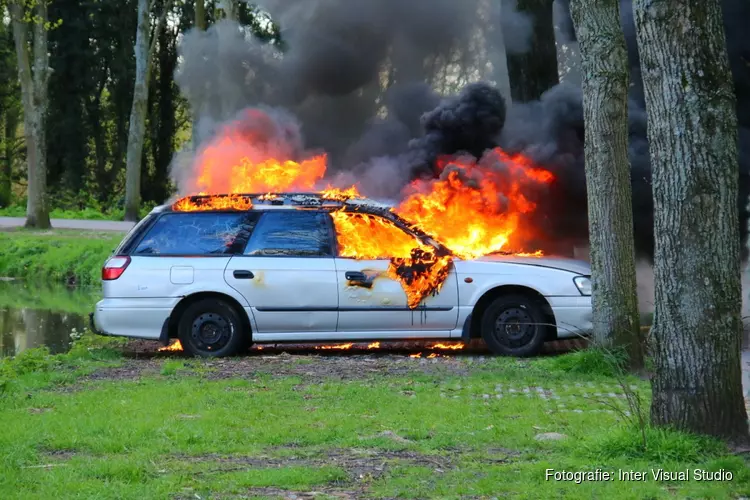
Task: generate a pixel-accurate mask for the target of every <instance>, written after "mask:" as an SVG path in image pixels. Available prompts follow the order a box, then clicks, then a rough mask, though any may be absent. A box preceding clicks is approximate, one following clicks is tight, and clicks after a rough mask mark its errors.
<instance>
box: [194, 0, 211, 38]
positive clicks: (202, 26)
mask: <svg viewBox="0 0 750 500" xmlns="http://www.w3.org/2000/svg"><path fill="white" fill-rule="evenodd" d="M195 27H196V28H198V29H199V30H201V31H206V28H207V27H208V23H207V22H206V1H205V0H195Z"/></svg>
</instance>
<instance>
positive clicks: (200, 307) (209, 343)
mask: <svg viewBox="0 0 750 500" xmlns="http://www.w3.org/2000/svg"><path fill="white" fill-rule="evenodd" d="M244 330H245V329H244V327H243V322H242V320H241V319H240V316H239V314H238V313H237V311H235V309H234V308H233V307H232V306H231V305H229V304H227V303H226V302H224V301H223V300H219V299H204V300H199V301H197V302H195V303H193V304H190V305H189V306H188V307H187V308H186V309H185V311H183V313H182V317H181V318H180V321H179V324H178V326H177V336H178V337H179V339H180V343H181V344H182V347H183V349H185V352H187V353H188V354H192V355H193V356H201V357H215V358H219V357H225V356H233V355H235V354H237V353H238V352H240V351H241V350H243V349H245V348H247V346H248V332H246V331H244Z"/></svg>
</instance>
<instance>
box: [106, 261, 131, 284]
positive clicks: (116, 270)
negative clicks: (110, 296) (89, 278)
mask: <svg viewBox="0 0 750 500" xmlns="http://www.w3.org/2000/svg"><path fill="white" fill-rule="evenodd" d="M128 264H130V257H112V258H111V259H109V260H108V261H107V262H105V263H104V267H102V280H103V281H112V280H116V279H117V278H119V277H120V276H122V273H124V272H125V269H127V268H128Z"/></svg>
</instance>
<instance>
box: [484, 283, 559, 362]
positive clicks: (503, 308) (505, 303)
mask: <svg viewBox="0 0 750 500" xmlns="http://www.w3.org/2000/svg"><path fill="white" fill-rule="evenodd" d="M546 323H548V321H547V320H546V319H545V317H544V311H543V310H542V307H541V306H540V305H539V304H538V303H537V302H536V301H534V300H532V299H531V298H529V297H526V296H524V295H502V296H500V297H498V298H496V299H495V300H494V301H493V302H492V303H491V304H490V305H489V307H487V309H486V310H485V311H484V314H483V315H482V323H481V333H482V338H483V339H484V341H485V343H486V344H487V346H488V347H489V348H490V349H491V350H492V352H494V353H495V354H500V355H504V356H517V357H523V356H533V355H534V354H538V353H539V351H540V350H541V348H542V344H544V341H545V339H546V336H547V325H546Z"/></svg>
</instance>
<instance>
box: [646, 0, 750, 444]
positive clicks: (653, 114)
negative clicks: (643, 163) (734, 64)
mask: <svg viewBox="0 0 750 500" xmlns="http://www.w3.org/2000/svg"><path fill="white" fill-rule="evenodd" d="M633 10H634V14H635V24H636V32H637V40H638V50H639V53H640V56H641V67H642V73H643V83H644V91H645V96H646V107H647V112H648V138H649V145H650V152H651V165H652V169H653V190H654V205H655V213H654V219H655V221H654V233H655V238H656V248H655V258H654V277H655V282H656V283H655V311H654V326H653V329H652V336H653V356H654V368H655V373H654V377H653V379H652V388H653V396H652V403H651V418H652V421H653V422H654V423H655V424H657V425H672V426H675V427H677V428H680V429H685V430H689V431H693V432H699V433H705V434H711V435H714V436H720V437H724V438H729V439H737V440H744V439H746V438H747V434H748V428H747V413H746V411H745V405H744V399H743V394H742V379H741V371H740V346H741V333H742V322H741V319H740V309H741V303H742V300H741V290H740V238H739V222H738V210H737V197H738V151H737V117H736V113H735V97H734V92H733V88H732V78H731V74H730V71H729V62H728V57H727V50H726V45H725V36H724V27H723V25H722V15H721V6H720V4H719V0H672V1H665V0H634V2H633Z"/></svg>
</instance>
